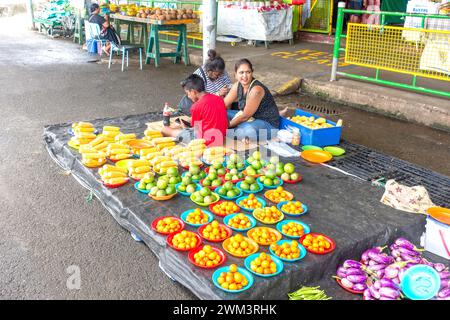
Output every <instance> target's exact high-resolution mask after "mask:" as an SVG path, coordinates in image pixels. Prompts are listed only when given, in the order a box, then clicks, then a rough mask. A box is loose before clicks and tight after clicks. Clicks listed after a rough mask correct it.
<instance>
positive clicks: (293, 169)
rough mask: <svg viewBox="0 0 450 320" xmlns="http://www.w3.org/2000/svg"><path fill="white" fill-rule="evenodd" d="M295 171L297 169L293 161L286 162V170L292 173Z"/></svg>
mask: <svg viewBox="0 0 450 320" xmlns="http://www.w3.org/2000/svg"><path fill="white" fill-rule="evenodd" d="M294 171H295V166H294V165H293V164H292V163H286V164H285V165H284V172H286V173H289V174H291V173H294Z"/></svg>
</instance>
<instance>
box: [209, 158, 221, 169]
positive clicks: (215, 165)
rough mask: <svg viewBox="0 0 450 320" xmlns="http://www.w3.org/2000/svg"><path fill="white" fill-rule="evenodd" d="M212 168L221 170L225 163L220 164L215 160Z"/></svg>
mask: <svg viewBox="0 0 450 320" xmlns="http://www.w3.org/2000/svg"><path fill="white" fill-rule="evenodd" d="M212 166H213V168H214V169H220V168H223V163H222V162H220V161H217V160H215V161H214V162H213V164H212Z"/></svg>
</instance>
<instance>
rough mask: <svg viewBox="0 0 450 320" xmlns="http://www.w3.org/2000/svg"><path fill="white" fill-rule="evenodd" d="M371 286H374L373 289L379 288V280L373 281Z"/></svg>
mask: <svg viewBox="0 0 450 320" xmlns="http://www.w3.org/2000/svg"><path fill="white" fill-rule="evenodd" d="M373 287H374V288H375V289H377V290H380V289H381V282H380V281H378V280H377V281H375V282H374V283H373Z"/></svg>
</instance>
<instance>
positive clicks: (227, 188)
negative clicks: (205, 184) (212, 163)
mask: <svg viewBox="0 0 450 320" xmlns="http://www.w3.org/2000/svg"><path fill="white" fill-rule="evenodd" d="M217 193H218V194H219V195H220V196H224V197H228V198H234V197H236V196H238V195H239V194H240V193H241V190H239V188H238V187H236V186H235V185H234V184H233V182H231V181H228V182H225V183H224V184H223V186H222V187H221V188H220V189H219V190H217Z"/></svg>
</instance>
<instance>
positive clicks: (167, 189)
mask: <svg viewBox="0 0 450 320" xmlns="http://www.w3.org/2000/svg"><path fill="white" fill-rule="evenodd" d="M169 181H170V178H169V176H167V175H166V176H162V177H159V178H158V181H156V186H154V187H152V188H151V189H150V193H149V195H150V196H153V197H158V198H159V197H165V196H170V195H173V194H174V193H176V192H177V190H176V189H175V183H169Z"/></svg>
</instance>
